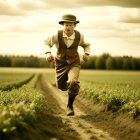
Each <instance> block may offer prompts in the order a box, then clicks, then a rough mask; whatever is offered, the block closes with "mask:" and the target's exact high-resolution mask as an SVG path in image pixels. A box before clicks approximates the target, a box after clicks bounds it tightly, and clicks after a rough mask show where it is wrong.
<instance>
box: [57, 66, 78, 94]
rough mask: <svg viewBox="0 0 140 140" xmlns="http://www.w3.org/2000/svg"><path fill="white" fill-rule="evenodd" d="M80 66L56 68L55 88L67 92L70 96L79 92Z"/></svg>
mask: <svg viewBox="0 0 140 140" xmlns="http://www.w3.org/2000/svg"><path fill="white" fill-rule="evenodd" d="M79 74H80V65H73V66H71V65H65V66H56V80H57V83H56V85H57V87H58V88H59V89H61V90H62V91H66V90H68V94H69V95H70V96H76V95H77V94H78V92H79V89H80V86H79V83H80V82H79V81H78V79H79Z"/></svg>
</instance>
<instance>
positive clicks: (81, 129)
mask: <svg viewBox="0 0 140 140" xmlns="http://www.w3.org/2000/svg"><path fill="white" fill-rule="evenodd" d="M38 89H40V90H41V91H42V92H43V94H44V95H45V97H46V104H47V112H49V113H50V114H51V115H53V116H55V117H59V118H60V119H61V120H62V124H63V125H66V126H67V129H68V131H65V136H66V135H67V134H68V135H67V136H68V137H69V134H70V133H71V135H72V139H79V140H115V138H113V137H111V136H110V135H109V134H108V132H104V131H102V130H101V129H99V128H96V127H95V125H94V123H93V122H92V121H90V120H91V118H92V116H91V115H90V114H87V113H85V112H83V111H82V110H81V109H80V106H81V103H80V102H79V101H78V100H77V99H76V101H75V106H74V109H75V112H76V115H75V116H66V111H65V109H66V103H67V94H66V92H62V91H60V90H58V89H56V88H55V87H53V86H52V85H51V84H49V83H48V82H47V80H46V77H44V76H40V78H39V80H38ZM88 118H89V120H88ZM68 127H69V128H68ZM68 137H67V139H71V138H68ZM55 139H57V138H55Z"/></svg>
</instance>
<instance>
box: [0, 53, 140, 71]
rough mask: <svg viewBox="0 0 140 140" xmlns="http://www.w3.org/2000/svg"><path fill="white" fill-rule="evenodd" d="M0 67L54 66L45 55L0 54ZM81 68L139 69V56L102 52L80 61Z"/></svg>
mask: <svg viewBox="0 0 140 140" xmlns="http://www.w3.org/2000/svg"><path fill="white" fill-rule="evenodd" d="M0 67H32V68H54V62H53V63H49V62H47V61H46V59H45V57H44V58H43V57H37V56H32V55H31V56H8V55H0ZM81 68H82V69H107V70H140V58H136V57H131V56H116V57H113V56H111V55H110V54H105V53H104V54H102V55H100V56H90V59H89V61H88V62H87V63H84V62H83V61H81Z"/></svg>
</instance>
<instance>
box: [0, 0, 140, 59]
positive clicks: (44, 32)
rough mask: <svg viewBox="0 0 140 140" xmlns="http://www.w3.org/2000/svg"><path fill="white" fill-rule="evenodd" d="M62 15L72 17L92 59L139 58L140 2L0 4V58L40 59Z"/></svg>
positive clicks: (26, 0)
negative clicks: (108, 57) (101, 57)
mask: <svg viewBox="0 0 140 140" xmlns="http://www.w3.org/2000/svg"><path fill="white" fill-rule="evenodd" d="M63 14H74V15H76V17H77V20H79V21H80V23H79V24H77V27H76V29H77V30H79V31H80V32H81V33H83V34H84V35H85V38H86V40H87V41H89V42H90V43H91V54H92V55H100V54H102V53H109V54H111V55H113V56H116V55H117V56H122V55H129V56H134V57H140V0H88V1H86V0H69V1H67V0H0V54H15V55H37V56H42V57H44V53H45V50H44V46H43V44H44V39H45V38H47V36H48V35H50V34H52V33H55V32H56V31H57V30H59V29H62V26H61V25H59V24H58V22H59V21H60V20H61V17H62V15H63ZM52 51H53V50H52ZM80 51H81V50H80Z"/></svg>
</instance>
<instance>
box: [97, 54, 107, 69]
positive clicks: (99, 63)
mask: <svg viewBox="0 0 140 140" xmlns="http://www.w3.org/2000/svg"><path fill="white" fill-rule="evenodd" d="M109 56H110V55H109V54H106V53H104V54H102V55H101V56H99V57H98V58H97V59H96V62H95V67H96V69H105V68H106V67H105V62H106V59H107V58H108V57H109Z"/></svg>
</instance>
